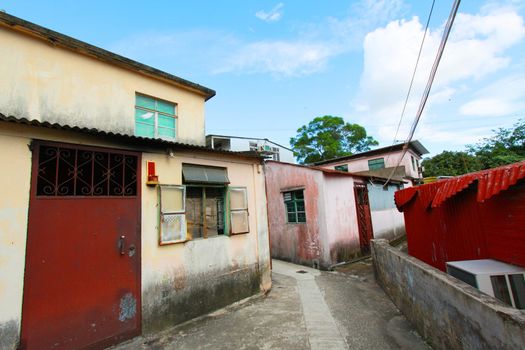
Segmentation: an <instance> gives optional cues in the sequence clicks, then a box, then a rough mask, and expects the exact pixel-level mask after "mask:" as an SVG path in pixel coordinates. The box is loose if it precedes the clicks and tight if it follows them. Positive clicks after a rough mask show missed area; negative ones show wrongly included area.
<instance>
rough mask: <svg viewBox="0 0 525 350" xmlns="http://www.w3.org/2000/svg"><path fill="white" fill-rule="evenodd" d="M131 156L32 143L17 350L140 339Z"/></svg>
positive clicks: (134, 157)
mask: <svg viewBox="0 0 525 350" xmlns="http://www.w3.org/2000/svg"><path fill="white" fill-rule="evenodd" d="M139 174H140V154H138V153H133V152H125V151H117V150H110V149H101V148H92V147H84V146H82V147H80V146H76V145H69V144H56V143H44V142H35V143H33V169H32V180H31V194H30V204H29V223H28V235H27V249H26V267H25V275H24V300H23V307H22V331H21V348H22V349H78V348H102V347H105V346H108V345H111V344H114V343H117V342H120V341H122V340H124V339H127V338H130V337H133V336H135V335H138V334H140V330H141V299H140V295H141V294H140V197H141V196H140V184H139V182H138V179H139V178H140V175H139Z"/></svg>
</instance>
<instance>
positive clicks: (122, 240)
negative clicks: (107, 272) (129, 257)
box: [118, 235, 126, 255]
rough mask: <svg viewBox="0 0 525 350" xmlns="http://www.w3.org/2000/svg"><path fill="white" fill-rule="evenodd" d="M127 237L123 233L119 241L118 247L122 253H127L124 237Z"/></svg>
mask: <svg viewBox="0 0 525 350" xmlns="http://www.w3.org/2000/svg"><path fill="white" fill-rule="evenodd" d="M125 238H126V236H124V235H122V236H120V238H119V241H118V247H119V250H120V255H124V254H126V252H125V251H124V239H125Z"/></svg>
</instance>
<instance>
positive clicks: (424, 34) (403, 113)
mask: <svg viewBox="0 0 525 350" xmlns="http://www.w3.org/2000/svg"><path fill="white" fill-rule="evenodd" d="M435 3H436V0H432V6H431V7H430V12H429V13H428V18H427V24H426V25H425V31H424V33H423V38H422V39H421V45H419V52H418V53H417V59H416V65H415V66H414V71H413V72H412V78H411V79H410V85H409V86H408V92H407V96H406V98H405V103H404V104H403V110H402V111H401V117H400V118H399V123H398V124H397V129H396V133H395V135H394V140H393V141H392V145H395V143H396V140H397V135H398V133H399V128H400V127H401V123H402V122H403V117H404V116H405V110H406V108H407V104H408V98H409V97H410V93H411V92H412V85H414V78H415V77H416V71H417V66H418V65H419V59H420V58H421V52H422V51H423V45H424V44H425V38H426V37H427V32H428V26H429V24H430V18H431V17H432V12H433V11H434V4H435Z"/></svg>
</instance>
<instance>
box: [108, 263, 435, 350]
mask: <svg viewBox="0 0 525 350" xmlns="http://www.w3.org/2000/svg"><path fill="white" fill-rule="evenodd" d="M272 281H273V286H272V290H271V292H270V293H269V294H268V295H266V296H260V297H256V298H252V299H249V300H247V301H244V302H242V303H239V304H236V305H232V306H229V307H227V308H225V309H222V310H219V311H217V312H214V313H212V314H209V315H206V316H204V317H200V318H198V319H195V320H192V321H190V322H187V323H184V324H182V325H179V326H176V327H173V328H171V329H168V330H165V331H163V332H161V333H158V334H155V335H150V336H147V337H138V338H135V339H133V340H131V341H129V342H127V343H123V344H121V345H119V346H118V347H116V348H115V349H116V350H124V349H126V350H127V349H144V350H160V349H177V350H178V349H183V350H184V349H236V350H243V349H287V350H288V349H298V350H303V349H304V350H307V349H374V350H375V349H427V350H428V349H430V348H429V347H428V346H427V345H426V344H425V343H424V342H423V341H422V340H421V338H420V337H419V336H418V335H417V333H416V332H415V331H414V330H413V328H412V327H411V325H410V324H409V323H408V322H407V321H406V320H405V318H404V317H403V315H402V314H401V313H400V312H399V311H398V310H397V309H396V308H395V306H394V305H393V304H392V302H391V301H390V300H389V299H388V298H387V296H386V295H385V294H384V293H383V291H382V290H381V288H380V287H379V286H378V285H377V284H376V283H375V281H374V277H373V272H372V267H371V264H370V263H369V262H363V263H357V264H353V265H351V266H345V267H343V268H340V269H339V270H338V271H336V272H325V271H318V270H314V269H310V268H308V267H304V266H300V265H294V264H289V263H286V262H282V261H276V260H274V261H273V273H272Z"/></svg>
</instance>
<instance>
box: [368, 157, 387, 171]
mask: <svg viewBox="0 0 525 350" xmlns="http://www.w3.org/2000/svg"><path fill="white" fill-rule="evenodd" d="M384 167H385V158H376V159H370V160H369V161H368V169H369V170H376V169H383V168H384Z"/></svg>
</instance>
